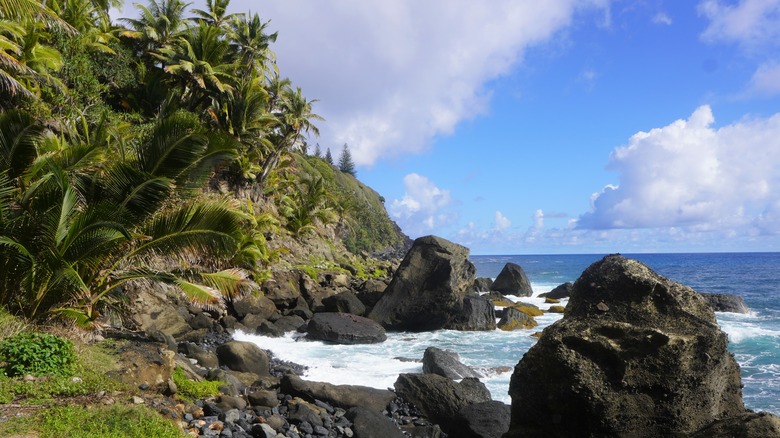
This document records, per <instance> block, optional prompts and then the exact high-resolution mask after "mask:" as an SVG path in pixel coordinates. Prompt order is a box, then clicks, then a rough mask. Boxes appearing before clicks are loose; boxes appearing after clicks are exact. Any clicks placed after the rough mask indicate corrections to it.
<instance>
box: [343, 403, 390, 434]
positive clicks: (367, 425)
mask: <svg viewBox="0 0 780 438" xmlns="http://www.w3.org/2000/svg"><path fill="white" fill-rule="evenodd" d="M345 416H346V417H347V418H348V419H349V420H350V421H351V422H352V431H353V432H354V434H355V435H354V436H355V438H403V437H404V434H403V433H401V430H400V429H399V428H398V426H397V425H396V424H395V423H394V422H393V421H392V420H390V419H389V418H387V417H385V416H384V415H382V414H380V413H378V412H376V411H373V410H371V409H366V408H363V407H354V408H350V410H348V411H347V413H346V415H345Z"/></svg>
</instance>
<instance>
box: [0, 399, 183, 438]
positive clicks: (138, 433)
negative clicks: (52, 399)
mask: <svg viewBox="0 0 780 438" xmlns="http://www.w3.org/2000/svg"><path fill="white" fill-rule="evenodd" d="M31 432H35V433H37V436H38V437H40V438H136V437H137V438H142V437H143V438H146V437H156V438H158V437H159V438H168V437H171V438H174V437H175V438H181V437H182V436H184V434H183V432H182V431H181V430H180V429H179V428H178V427H177V426H176V425H175V424H174V423H173V422H171V421H169V420H166V419H164V418H162V417H161V416H160V415H159V414H157V412H155V411H154V410H152V409H149V408H147V407H146V406H127V405H114V406H111V407H106V406H96V407H89V408H84V407H81V406H56V407H51V408H45V409H41V410H39V411H38V412H37V413H36V414H34V415H33V416H30V417H26V418H18V419H14V420H13V421H6V422H2V423H0V436H10V435H20V434H29V433H31Z"/></svg>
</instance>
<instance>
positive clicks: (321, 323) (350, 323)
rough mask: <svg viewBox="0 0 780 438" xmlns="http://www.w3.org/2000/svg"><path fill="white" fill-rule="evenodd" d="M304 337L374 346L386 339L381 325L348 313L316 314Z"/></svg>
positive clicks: (337, 342)
mask: <svg viewBox="0 0 780 438" xmlns="http://www.w3.org/2000/svg"><path fill="white" fill-rule="evenodd" d="M306 337H307V338H309V339H315V340H320V341H327V342H333V343H336V344H374V343H377V342H384V340H385V339H387V335H386V334H385V329H384V328H382V326H381V325H379V324H377V323H376V322H375V321H373V320H370V319H368V318H364V317H362V316H357V315H352V314H350V313H317V314H316V315H314V317H313V318H312V319H311V320H310V321H309V326H308V333H307V335H306Z"/></svg>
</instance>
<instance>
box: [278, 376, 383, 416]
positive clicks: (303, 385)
mask: <svg viewBox="0 0 780 438" xmlns="http://www.w3.org/2000/svg"><path fill="white" fill-rule="evenodd" d="M281 389H282V391H283V392H284V393H286V394H291V395H293V396H295V397H301V398H303V399H305V400H310V401H311V402H312V403H313V402H314V401H315V400H322V401H325V402H327V403H329V404H331V405H333V406H336V407H340V408H344V409H349V408H352V407H355V406H362V407H365V408H368V409H371V410H373V411H376V412H382V411H383V410H384V409H385V407H387V405H388V404H389V403H390V402H391V401H392V400H394V399H395V398H396V395H395V394H394V393H393V392H392V391H388V390H386V389H376V388H369V387H366V386H359V385H333V384H330V383H324V382H310V381H307V380H303V379H301V378H300V377H298V376H296V375H293V374H287V375H285V376H284V377H282V381H281Z"/></svg>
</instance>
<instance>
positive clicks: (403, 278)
mask: <svg viewBox="0 0 780 438" xmlns="http://www.w3.org/2000/svg"><path fill="white" fill-rule="evenodd" d="M468 256H469V250H468V249H467V248H465V247H463V246H460V245H457V244H455V243H452V242H449V241H447V240H445V239H442V238H440V237H435V236H425V237H420V238H418V239H417V240H415V241H414V244H413V245H412V248H411V249H410V250H409V252H408V253H407V254H406V257H404V260H403V261H402V262H401V265H400V266H399V267H398V269H397V270H396V272H395V275H394V276H393V280H392V281H391V282H390V285H388V286H387V289H386V290H385V293H384V295H383V296H382V298H381V299H380V300H379V302H378V303H377V304H376V306H374V308H373V310H371V313H370V314H369V318H371V319H373V320H374V321H377V322H378V323H379V324H381V325H382V326H384V327H385V328H388V329H392V330H410V331H426V330H437V329H441V328H443V327H444V326H445V325H446V324H447V323H448V322H449V321H450V320H451V319H452V318H453V317H454V316H455V315H458V314H459V313H460V311H461V309H462V306H463V298H464V297H465V296H466V294H467V293H468V291H469V290H470V289H471V284H472V282H473V281H474V272H475V268H474V265H473V264H472V263H471V262H470V261H469V259H468Z"/></svg>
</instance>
